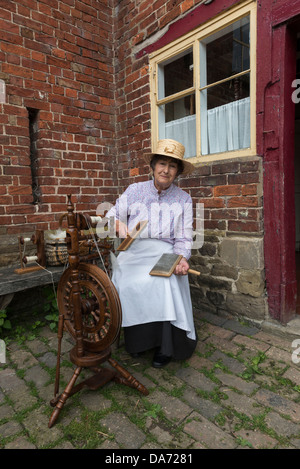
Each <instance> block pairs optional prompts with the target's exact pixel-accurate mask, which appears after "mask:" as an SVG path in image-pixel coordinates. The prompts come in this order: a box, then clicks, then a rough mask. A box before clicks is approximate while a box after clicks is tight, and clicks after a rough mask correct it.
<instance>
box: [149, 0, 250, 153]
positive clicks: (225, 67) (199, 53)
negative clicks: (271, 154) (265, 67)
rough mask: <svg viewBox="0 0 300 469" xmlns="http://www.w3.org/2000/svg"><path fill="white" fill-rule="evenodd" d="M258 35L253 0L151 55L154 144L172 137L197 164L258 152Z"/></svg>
mask: <svg viewBox="0 0 300 469" xmlns="http://www.w3.org/2000/svg"><path fill="white" fill-rule="evenodd" d="M255 31H256V7H255V3H253V2H250V1H248V2H246V4H245V3H244V6H243V7H239V8H236V9H234V10H230V11H229V12H227V13H226V14H223V15H222V16H220V17H219V18H215V19H214V20H213V21H212V22H211V23H209V24H206V25H204V26H201V28H199V29H198V30H196V31H193V32H192V33H190V34H189V35H187V36H185V37H183V38H181V39H180V40H177V41H175V42H174V43H172V44H169V45H168V46H166V47H164V48H163V49H161V50H159V51H157V52H155V53H153V54H152V55H151V57H150V67H151V70H152V73H153V76H152V82H151V112H152V116H151V117H152V139H153V140H152V141H153V145H154V146H155V142H156V141H157V140H159V139H161V138H173V139H175V140H178V141H180V142H181V143H182V144H183V145H184V146H185V148H186V153H185V158H192V159H195V161H197V160H208V161H209V160H213V159H220V158H228V157H233V156H246V155H249V154H254V153H255V48H256V47H255V41H256V37H255V36H256V32H255ZM233 152H234V153H233Z"/></svg>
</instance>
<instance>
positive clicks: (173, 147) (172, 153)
mask: <svg viewBox="0 0 300 469" xmlns="http://www.w3.org/2000/svg"><path fill="white" fill-rule="evenodd" d="M184 152H185V148H184V146H183V145H182V144H181V143H179V142H176V140H171V139H164V140H159V141H158V142H157V147H156V151H155V152H153V153H146V154H145V155H144V159H145V161H146V163H147V164H150V162H151V159H152V157H153V156H154V155H162V156H168V157H169V158H174V159H175V160H180V161H182V163H183V166H184V169H183V172H182V174H183V175H187V174H191V173H192V172H193V171H194V169H195V166H194V165H193V164H192V163H189V162H188V161H187V160H185V159H184V158H183V157H184Z"/></svg>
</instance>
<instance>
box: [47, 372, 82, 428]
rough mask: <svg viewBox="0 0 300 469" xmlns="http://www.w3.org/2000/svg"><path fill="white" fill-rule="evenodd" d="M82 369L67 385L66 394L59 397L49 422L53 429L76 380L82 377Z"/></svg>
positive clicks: (75, 373)
mask: <svg viewBox="0 0 300 469" xmlns="http://www.w3.org/2000/svg"><path fill="white" fill-rule="evenodd" d="M81 369H82V368H81V367H80V366H78V367H77V368H76V370H75V371H74V374H73V376H72V378H71V379H70V381H69V384H68V385H67V387H66V389H65V390H64V392H63V393H62V394H61V395H60V396H59V398H58V402H57V404H56V406H55V409H54V411H53V412H52V415H51V417H50V420H49V424H48V427H49V428H51V427H52V425H54V423H55V422H56V420H57V417H58V416H59V413H60V411H61V409H62V408H63V406H64V404H65V402H66V400H67V399H68V397H69V396H70V395H71V391H72V388H73V386H74V384H75V381H76V379H77V378H78V376H79V375H80V372H81Z"/></svg>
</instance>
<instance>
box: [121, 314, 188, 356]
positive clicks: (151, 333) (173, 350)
mask: <svg viewBox="0 0 300 469" xmlns="http://www.w3.org/2000/svg"><path fill="white" fill-rule="evenodd" d="M124 340H125V349H126V351H127V352H128V353H141V352H145V351H146V350H151V349H154V348H156V349H159V350H160V352H161V353H162V354H163V355H167V356H171V357H173V359H174V360H185V359H187V358H189V357H190V356H191V355H192V354H193V352H194V350H195V347H196V345H197V338H196V339H195V340H193V339H189V338H188V337H187V335H186V331H184V330H182V329H179V328H178V327H175V326H173V325H172V324H171V323H170V322H169V321H162V322H151V323H147V324H139V325H137V326H130V327H124Z"/></svg>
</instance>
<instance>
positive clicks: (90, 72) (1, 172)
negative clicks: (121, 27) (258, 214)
mask: <svg viewBox="0 0 300 469" xmlns="http://www.w3.org/2000/svg"><path fill="white" fill-rule="evenodd" d="M111 3H112V2H111V1H110V0H101V1H98V0H82V1H81V0H39V1H37V0H17V1H6V2H4V1H1V6H0V39H1V42H0V79H1V80H3V81H4V82H5V84H6V97H5V102H4V103H2V104H0V225H1V226H0V230H1V231H0V233H1V234H2V235H6V236H7V235H9V236H10V235H16V234H17V233H20V232H30V231H33V230H34V229H35V228H40V229H55V228H57V220H58V217H59V214H60V212H64V211H65V207H66V195H67V194H69V193H70V194H72V195H73V200H74V202H75V203H76V208H77V210H84V211H86V210H88V209H90V208H92V209H95V208H96V206H97V204H98V203H99V202H100V201H101V199H100V198H108V199H109V198H111V197H112V198H115V194H116V192H117V189H116V178H115V169H116V150H115V106H114V73H113V49H112V43H113V21H112V20H113V11H112V5H111ZM27 108H33V109H37V110H38V111H39V113H38V123H37V141H36V146H37V159H38V170H37V171H38V183H39V186H40V192H41V196H40V202H39V203H38V204H33V196H32V175H31V168H30V139H29V119H28V111H27Z"/></svg>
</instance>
